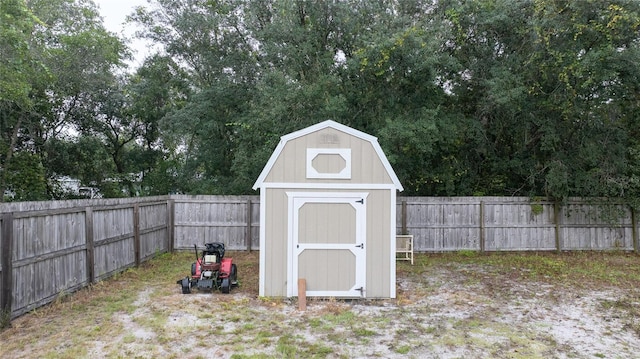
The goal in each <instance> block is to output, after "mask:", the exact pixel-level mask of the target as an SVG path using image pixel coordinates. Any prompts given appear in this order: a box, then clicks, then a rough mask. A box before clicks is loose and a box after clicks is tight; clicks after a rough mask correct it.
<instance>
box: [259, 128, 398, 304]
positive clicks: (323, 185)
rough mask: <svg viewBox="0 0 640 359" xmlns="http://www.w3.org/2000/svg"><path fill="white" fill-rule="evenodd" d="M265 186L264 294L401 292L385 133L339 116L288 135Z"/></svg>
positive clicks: (394, 183)
mask: <svg viewBox="0 0 640 359" xmlns="http://www.w3.org/2000/svg"><path fill="white" fill-rule="evenodd" d="M258 188H259V189H260V296H267V297H294V296H297V295H298V279H301V278H304V279H305V280H306V289H307V291H306V295H307V296H320V297H347V298H354V297H357V298H360V297H362V298H395V296H396V286H395V282H396V264H395V235H396V228H395V227H396V191H402V185H401V184H400V181H399V180H398V177H397V176H396V174H395V173H394V171H393V169H392V168H391V165H390V164H389V161H388V160H387V158H386V156H385V155H384V153H383V152H382V149H381V148H380V145H379V144H378V140H377V139H376V138H375V137H373V136H371V135H368V134H366V133H364V132H360V131H358V130H355V129H353V128H351V127H348V126H345V125H342V124H339V123H337V122H334V121H324V122H322V123H319V124H316V125H313V126H310V127H307V128H305V129H302V130H299V131H296V132H293V133H290V134H288V135H285V136H282V138H281V140H280V143H279V144H278V146H277V147H276V149H275V151H274V152H273V154H272V155H271V158H270V159H269V161H268V162H267V164H266V166H265V167H264V169H263V170H262V173H260V176H259V177H258V179H257V181H256V183H255V185H254V186H253V189H254V190H255V189H258Z"/></svg>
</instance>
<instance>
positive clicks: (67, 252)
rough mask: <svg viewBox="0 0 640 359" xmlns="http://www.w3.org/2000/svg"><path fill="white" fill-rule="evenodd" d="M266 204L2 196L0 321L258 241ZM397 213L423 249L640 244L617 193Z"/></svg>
mask: <svg viewBox="0 0 640 359" xmlns="http://www.w3.org/2000/svg"><path fill="white" fill-rule="evenodd" d="M368 210H373V211H375V208H370V209H368ZM259 211H260V202H259V197H258V196H184V195H172V196H159V197H148V198H128V199H102V200H74V201H53V202H27V203H6V204H1V205H0V325H1V324H2V322H3V320H2V318H3V317H2V315H4V316H5V317H6V316H9V318H14V317H16V316H18V315H21V314H23V313H25V312H27V311H29V310H32V309H34V308H37V307H39V306H41V305H44V304H46V303H49V302H51V301H52V300H54V299H55V298H56V297H57V296H58V295H60V293H65V292H70V291H74V290H77V289H79V288H81V287H84V286H86V285H89V284H91V283H94V282H96V281H98V280H101V279H104V278H107V277H109V276H111V275H113V274H114V273H117V272H119V271H122V270H124V269H126V268H129V267H132V266H136V265H139V264H140V263H141V262H143V261H145V260H147V259H149V258H151V257H152V256H153V255H154V254H155V253H159V252H165V251H173V250H174V248H175V249H191V248H193V245H194V244H197V245H202V244H203V243H206V242H224V243H225V246H226V247H227V249H229V250H259V249H260V248H259V244H260V241H259V227H260V223H259V221H260V213H259ZM396 214H397V215H396V218H397V223H396V226H397V233H398V234H412V235H413V236H414V250H415V251H417V252H444V251H457V250H474V251H547V250H549V251H564V250H610V249H620V250H627V251H631V250H633V251H636V252H638V250H639V241H638V233H639V231H638V228H639V227H638V219H637V216H636V213H635V212H634V211H633V210H632V209H631V208H629V207H627V206H625V205H622V204H618V203H612V202H598V201H595V200H581V199H570V200H569V201H567V202H566V203H564V204H563V205H558V204H557V203H553V202H550V201H545V200H532V199H530V198H520V197H517V198H513V197H398V200H397V204H396ZM3 313H4V314H3Z"/></svg>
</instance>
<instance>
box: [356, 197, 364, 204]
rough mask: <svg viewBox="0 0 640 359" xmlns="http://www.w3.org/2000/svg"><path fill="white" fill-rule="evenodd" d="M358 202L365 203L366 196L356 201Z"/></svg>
mask: <svg viewBox="0 0 640 359" xmlns="http://www.w3.org/2000/svg"><path fill="white" fill-rule="evenodd" d="M356 203H360V204H364V198H360V199H359V200H357V201H356Z"/></svg>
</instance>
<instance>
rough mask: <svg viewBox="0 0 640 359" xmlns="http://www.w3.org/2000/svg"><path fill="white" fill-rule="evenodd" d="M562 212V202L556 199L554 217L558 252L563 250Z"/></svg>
mask: <svg viewBox="0 0 640 359" xmlns="http://www.w3.org/2000/svg"><path fill="white" fill-rule="evenodd" d="M560 212H561V208H560V204H559V203H558V202H557V201H556V202H555V203H554V204H553V218H554V221H555V222H556V223H555V224H556V252H557V253H560V252H561V251H562V235H561V228H560V221H561V219H562V216H561V215H560Z"/></svg>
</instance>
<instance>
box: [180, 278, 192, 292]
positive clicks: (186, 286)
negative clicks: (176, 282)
mask: <svg viewBox="0 0 640 359" xmlns="http://www.w3.org/2000/svg"><path fill="white" fill-rule="evenodd" d="M181 284H182V294H189V293H191V281H190V280H189V278H182V283H181Z"/></svg>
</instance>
